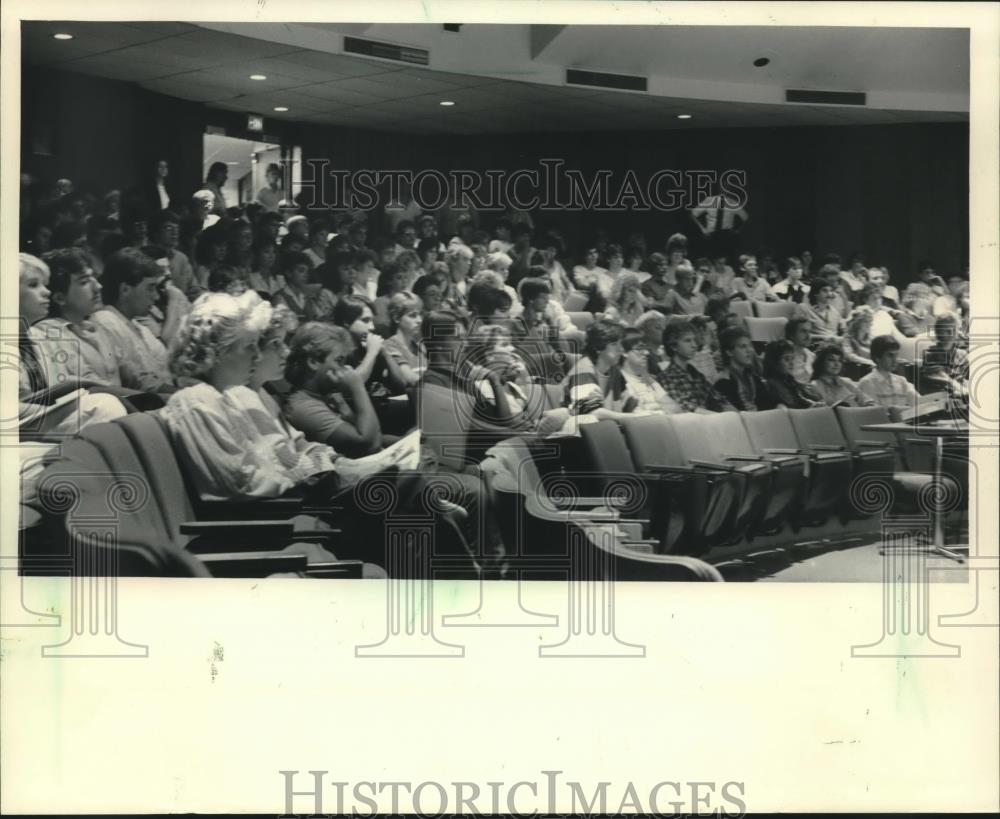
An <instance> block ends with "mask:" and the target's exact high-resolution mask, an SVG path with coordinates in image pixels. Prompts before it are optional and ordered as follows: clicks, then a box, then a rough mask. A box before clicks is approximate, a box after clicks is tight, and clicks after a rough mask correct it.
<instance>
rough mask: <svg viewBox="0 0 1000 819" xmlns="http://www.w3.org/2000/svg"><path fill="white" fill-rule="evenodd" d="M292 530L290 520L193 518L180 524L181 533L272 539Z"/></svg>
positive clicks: (289, 535)
mask: <svg viewBox="0 0 1000 819" xmlns="http://www.w3.org/2000/svg"><path fill="white" fill-rule="evenodd" d="M294 532H295V525H294V524H293V523H292V522H291V521H290V520H193V521H187V522H186V523H182V524H181V534H182V535H215V536H219V535H234V536H235V535H249V536H254V535H258V536H263V537H267V538H270V539H271V540H274V539H277V538H282V537H285V538H288V537H291V536H292V534H294Z"/></svg>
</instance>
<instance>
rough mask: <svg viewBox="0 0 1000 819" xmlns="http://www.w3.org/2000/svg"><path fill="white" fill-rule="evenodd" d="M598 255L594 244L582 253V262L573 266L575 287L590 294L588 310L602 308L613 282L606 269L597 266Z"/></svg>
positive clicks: (598, 252)
mask: <svg viewBox="0 0 1000 819" xmlns="http://www.w3.org/2000/svg"><path fill="white" fill-rule="evenodd" d="M599 257H600V251H598V249H597V247H596V246H592V247H588V248H587V249H586V250H585V251H584V254H583V264H578V265H576V267H574V268H573V283H574V284H575V285H576V287H577V289H579V290H581V291H583V292H584V293H588V294H589V295H590V301H589V302H588V304H587V309H588V310H603V309H604V305H605V302H606V301H607V299H608V297H609V296H610V295H611V285H612V284H614V280H613V279H612V278H611V277H610V276H609V275H608V271H607V270H605V269H604V268H603V267H599V266H598V264H597V260H598V258H599Z"/></svg>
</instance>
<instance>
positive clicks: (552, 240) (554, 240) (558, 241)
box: [538, 231, 565, 254]
mask: <svg viewBox="0 0 1000 819" xmlns="http://www.w3.org/2000/svg"><path fill="white" fill-rule="evenodd" d="M538 247H539V250H544V249H545V248H547V247H551V248H555V251H556V253H557V254H561V253H563V252H564V250H565V247H564V245H563V240H562V237H561V236H559V234H558V233H556V232H554V231H549V232H548V233H546V234H545V235H544V236H543V237H542V240H541V241H540V242H539V243H538Z"/></svg>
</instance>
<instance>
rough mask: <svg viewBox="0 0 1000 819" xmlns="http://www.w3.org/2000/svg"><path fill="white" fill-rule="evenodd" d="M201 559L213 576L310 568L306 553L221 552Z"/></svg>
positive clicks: (239, 575)
mask: <svg viewBox="0 0 1000 819" xmlns="http://www.w3.org/2000/svg"><path fill="white" fill-rule="evenodd" d="M199 559H200V560H201V562H202V563H204V564H205V567H206V568H207V569H208V570H209V572H211V574H212V576H213V577H267V576H268V575H271V574H277V573H279V572H304V571H306V570H307V569H308V561H307V560H306V556H305V555H294V554H288V553H285V552H260V553H254V554H241V553H239V552H220V553H217V554H209V555H201V556H200V557H199Z"/></svg>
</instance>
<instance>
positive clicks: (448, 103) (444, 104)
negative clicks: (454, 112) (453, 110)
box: [438, 100, 455, 107]
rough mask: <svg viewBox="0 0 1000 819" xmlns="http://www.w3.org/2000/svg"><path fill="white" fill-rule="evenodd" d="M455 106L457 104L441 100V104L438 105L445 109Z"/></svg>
mask: <svg viewBox="0 0 1000 819" xmlns="http://www.w3.org/2000/svg"><path fill="white" fill-rule="evenodd" d="M454 104H455V103H453V102H452V101H451V100H441V102H439V103H438V105H443V106H445V107H448V106H451V105H454Z"/></svg>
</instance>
